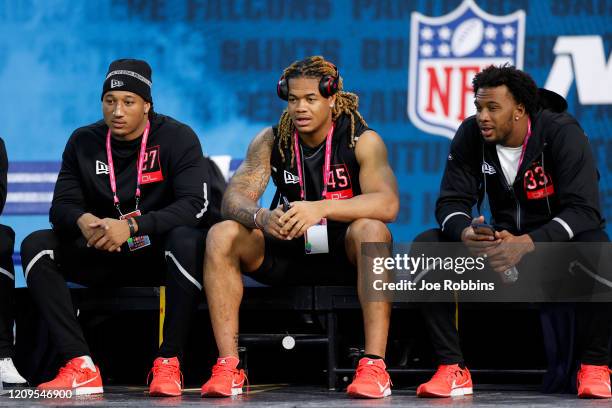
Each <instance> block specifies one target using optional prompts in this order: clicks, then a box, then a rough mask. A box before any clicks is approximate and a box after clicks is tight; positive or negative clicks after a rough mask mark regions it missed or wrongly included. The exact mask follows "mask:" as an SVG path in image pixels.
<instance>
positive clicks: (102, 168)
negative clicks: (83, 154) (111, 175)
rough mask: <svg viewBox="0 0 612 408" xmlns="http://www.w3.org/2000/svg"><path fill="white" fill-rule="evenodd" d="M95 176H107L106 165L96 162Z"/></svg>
mask: <svg viewBox="0 0 612 408" xmlns="http://www.w3.org/2000/svg"><path fill="white" fill-rule="evenodd" d="M96 174H108V164H106V163H104V162H101V161H100V160H96Z"/></svg>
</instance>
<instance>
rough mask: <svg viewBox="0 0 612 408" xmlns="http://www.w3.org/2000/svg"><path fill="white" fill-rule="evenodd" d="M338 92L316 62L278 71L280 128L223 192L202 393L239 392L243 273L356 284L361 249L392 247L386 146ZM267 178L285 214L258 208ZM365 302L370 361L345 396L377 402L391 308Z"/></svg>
mask: <svg viewBox="0 0 612 408" xmlns="http://www.w3.org/2000/svg"><path fill="white" fill-rule="evenodd" d="M342 86H343V84H342V78H341V77H340V75H339V74H338V70H337V68H336V67H335V66H334V65H333V64H331V63H329V62H328V61H326V60H325V59H323V58H322V57H319V56H316V57H309V58H306V59H304V60H302V61H298V62H294V63H293V64H291V65H290V66H289V67H288V68H287V69H285V71H284V73H283V76H282V77H281V79H280V81H279V83H278V87H277V92H278V95H279V97H281V98H282V99H284V100H286V101H287V109H286V110H285V111H284V112H283V114H282V115H281V118H280V121H279V124H278V126H274V127H271V128H266V129H264V130H263V131H262V132H260V133H259V134H258V135H257V136H256V137H255V138H254V139H253V141H252V142H251V144H250V146H249V149H248V152H247V157H246V159H245V161H244V162H243V164H242V165H241V166H240V168H239V169H238V170H237V171H236V174H235V175H234V176H233V178H232V180H231V182H230V185H229V186H228V189H227V190H226V193H225V196H224V199H223V205H222V211H223V213H224V216H225V218H227V219H229V220H228V221H224V222H222V223H220V224H218V225H217V226H215V227H213V228H212V229H211V230H210V232H209V235H208V239H207V244H206V245H207V248H208V250H207V254H206V258H205V262H204V286H205V289H206V296H207V299H208V305H209V310H210V317H211V323H212V327H213V331H214V335H215V340H216V342H217V347H218V349H219V359H218V360H217V363H216V364H215V366H214V367H213V370H212V377H211V378H210V379H209V380H208V382H206V383H205V384H204V385H203V386H202V396H206V397H209V396H212V397H222V396H230V395H235V394H240V393H241V392H242V387H243V383H244V373H243V371H242V369H241V367H240V361H239V359H238V311H239V307H240V301H241V299H242V292H243V284H242V279H241V272H242V273H244V274H245V275H248V276H250V277H253V278H254V279H256V280H258V281H260V282H262V283H265V284H270V285H273V284H284V285H303V284H315V283H316V284H346V283H354V282H355V281H356V278H357V275H360V274H362V273H365V271H363V270H362V268H361V267H360V266H358V267H356V266H355V265H359V263H358V262H357V260H358V258H359V254H360V251H361V243H362V242H391V233H390V232H389V229H388V228H387V226H386V225H385V223H388V222H392V221H393V220H394V218H395V217H396V215H397V212H398V209H399V198H398V193H397V183H396V180H395V176H394V175H393V171H392V170H391V168H390V166H389V164H388V161H387V151H386V148H385V144H384V142H383V141H382V139H381V137H380V136H379V135H378V134H377V133H376V132H374V131H373V130H371V129H369V128H368V126H367V124H366V122H365V120H364V119H363V118H362V116H361V115H360V114H359V112H358V110H357V107H358V98H357V95H355V94H351V93H348V92H344V91H342ZM270 176H271V177H272V180H273V181H274V183H275V184H276V186H277V188H278V193H279V194H280V196H281V197H282V202H284V206H283V207H284V208H283V207H280V206H279V207H278V208H275V209H271V210H268V209H265V208H263V207H260V206H259V205H258V200H259V198H260V197H261V195H262V194H263V192H264V190H265V188H266V186H267V184H268V181H269V179H270ZM355 270H357V273H356V272H355ZM363 295H364V294H363V293H362V292H361V290H360V291H359V298H360V300H361V305H362V309H363V320H364V326H365V353H366V354H365V356H364V357H363V358H362V359H361V360H360V361H359V366H358V368H357V372H356V374H355V377H354V380H353V382H352V384H350V385H349V387H348V390H347V392H348V394H349V395H352V396H358V397H369V398H382V397H384V396H387V395H390V394H391V388H390V384H391V383H390V379H389V374H388V373H387V371H386V366H385V363H384V360H383V358H384V355H385V349H386V343H387V333H388V328H389V318H390V313H391V307H390V304H389V303H387V302H367V301H366V299H365V298H364V296H363Z"/></svg>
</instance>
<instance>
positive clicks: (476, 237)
mask: <svg viewBox="0 0 612 408" xmlns="http://www.w3.org/2000/svg"><path fill="white" fill-rule="evenodd" d="M482 223H484V217H483V216H482V215H481V216H479V217H476V218H474V219H473V220H472V224H482ZM461 241H463V242H464V243H465V246H467V247H468V249H469V250H470V252H471V253H473V254H474V255H476V256H483V255H484V254H485V253H486V251H487V250H490V249H492V248H495V247H496V246H498V245H499V244H500V243H501V240H500V239H497V238H496V237H495V236H493V235H489V234H479V233H477V232H476V231H475V230H474V228H472V226H471V225H470V226H469V227H466V228H465V229H464V230H463V231H462V232H461Z"/></svg>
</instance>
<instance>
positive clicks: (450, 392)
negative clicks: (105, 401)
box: [417, 364, 473, 397]
mask: <svg viewBox="0 0 612 408" xmlns="http://www.w3.org/2000/svg"><path fill="white" fill-rule="evenodd" d="M472 393H473V391H472V376H471V375H470V372H469V371H468V369H467V368H461V367H459V365H458V364H452V365H443V364H441V365H440V366H438V371H436V373H435V374H434V375H433V377H431V380H429V381H427V382H426V383H424V384H421V385H419V388H417V397H456V396H459V395H470V394H472Z"/></svg>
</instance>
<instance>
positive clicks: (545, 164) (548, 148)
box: [436, 90, 605, 242]
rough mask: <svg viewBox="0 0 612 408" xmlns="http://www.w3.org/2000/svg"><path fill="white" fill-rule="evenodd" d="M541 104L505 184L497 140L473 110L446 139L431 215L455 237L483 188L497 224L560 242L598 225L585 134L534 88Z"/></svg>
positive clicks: (559, 101) (555, 100) (561, 105)
mask: <svg viewBox="0 0 612 408" xmlns="http://www.w3.org/2000/svg"><path fill="white" fill-rule="evenodd" d="M540 101H541V104H542V107H541V108H540V110H539V111H538V112H537V113H536V114H535V115H534V116H533V117H532V118H531V121H532V124H531V126H532V134H531V137H530V138H529V141H528V144H527V147H526V149H525V155H524V158H523V162H522V163H521V165H520V167H519V169H518V171H517V174H516V179H515V180H514V183H513V184H512V185H511V186H509V185H508V183H507V181H506V179H505V177H504V174H503V171H502V168H501V165H500V162H499V158H498V156H497V150H496V148H495V144H489V143H485V142H484V140H483V138H482V136H481V133H480V129H479V128H478V124H477V123H476V117H475V116H471V117H469V118H467V119H465V120H464V121H463V123H462V124H461V126H460V127H459V129H458V130H457V133H456V134H455V137H454V139H453V141H452V143H451V149H450V154H449V155H448V159H447V163H446V168H445V171H444V176H443V178H442V183H441V187H440V197H439V198H438V200H437V202H436V219H437V220H438V223H439V225H440V227H441V229H442V231H443V232H444V234H445V235H446V236H447V237H448V238H450V239H451V240H454V241H459V240H461V232H462V231H463V229H465V228H466V227H468V226H469V225H470V224H471V222H472V208H473V207H474V205H475V204H477V203H478V206H479V207H480V204H481V203H482V200H483V198H484V195H485V194H486V195H487V197H488V199H489V203H490V207H491V214H492V217H493V218H492V220H491V221H490V223H491V224H492V225H494V227H495V229H496V230H504V229H505V230H508V231H509V232H511V233H512V234H515V235H521V234H525V233H528V234H529V235H530V237H531V238H532V240H533V241H534V242H542V241H544V242H563V241H568V240H570V239H572V238H573V237H574V236H576V235H577V234H579V233H581V232H584V231H588V230H593V229H601V228H604V226H605V222H604V220H603V218H602V216H601V210H600V203H599V187H598V178H599V177H598V176H599V175H598V172H597V168H596V166H595V161H594V158H593V154H592V151H591V146H590V144H589V141H588V139H587V137H586V135H585V134H584V131H583V130H582V128H581V127H580V125H579V124H578V122H577V121H576V119H575V118H574V117H572V116H571V115H570V114H569V113H567V112H565V109H566V108H567V103H566V102H565V100H564V99H563V98H561V97H560V96H559V95H556V94H553V93H552V92H550V91H546V90H540Z"/></svg>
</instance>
